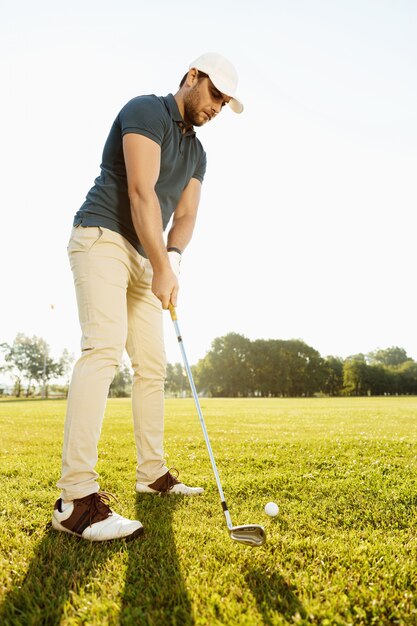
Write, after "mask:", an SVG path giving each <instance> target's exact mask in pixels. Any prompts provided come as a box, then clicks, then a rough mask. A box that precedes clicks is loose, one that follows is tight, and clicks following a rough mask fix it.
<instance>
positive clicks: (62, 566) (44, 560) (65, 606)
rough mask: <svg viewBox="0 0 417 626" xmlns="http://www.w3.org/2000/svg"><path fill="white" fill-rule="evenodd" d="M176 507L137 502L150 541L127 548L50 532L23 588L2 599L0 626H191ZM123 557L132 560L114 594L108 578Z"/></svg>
mask: <svg viewBox="0 0 417 626" xmlns="http://www.w3.org/2000/svg"><path fill="white" fill-rule="evenodd" d="M177 503H178V499H177V498H175V499H174V498H172V499H171V498H169V499H168V498H152V497H151V498H146V499H144V498H143V497H142V499H141V500H139V498H138V501H137V509H138V518H139V519H140V520H141V521H143V522H144V525H145V535H144V536H142V537H140V538H138V539H136V540H134V541H130V542H126V541H114V542H107V543H99V544H92V543H90V542H87V541H84V540H82V539H78V538H76V537H73V536H69V535H65V534H62V533H58V532H56V531H54V530H53V529H52V528H49V529H48V530H47V532H46V534H45V535H44V537H43V538H42V539H41V541H40V542H39V544H38V545H37V547H36V549H35V554H34V557H33V559H32V561H31V563H30V565H29V568H28V570H27V573H26V576H25V578H24V580H23V581H22V582H21V583H20V584H18V585H15V586H14V587H13V588H12V589H11V591H10V592H9V593H8V594H7V595H6V596H5V598H4V601H3V604H2V606H1V607H0V624H1V625H2V626H55V625H58V624H60V623H61V622H62V620H65V618H69V619H70V621H71V623H80V624H81V623H86V624H90V623H93V622H92V619H91V616H92V615H94V618H93V619H94V623H96V624H99V623H112V624H114V623H118V624H120V625H123V626H129V625H130V624H132V625H133V624H134V625H135V626H136V625H137V626H142V625H143V626H153V625H155V626H157V625H159V624H164V625H167V626H170V625H172V626H180V625H181V626H188V625H192V624H193V619H192V616H191V604H190V601H189V598H188V594H187V591H186V588H185V584H184V582H183V580H182V577H181V573H180V567H179V564H178V559H177V555H176V550H175V543H174V536H173V530H172V515H173V512H174V509H175V506H176V505H177ZM119 553H123V554H125V555H126V553H127V558H125V559H124V560H123V563H124V564H125V565H123V564H122V567H123V570H122V571H121V573H120V570H119V572H116V574H118V576H119V577H120V580H121V581H122V584H121V585H120V588H117V589H114V586H115V584H116V582H115V583H114V584H112V583H111V580H110V582H109V578H110V577H111V576H112V574H111V568H112V566H113V565H114V561H115V560H117V559H115V558H114V557H115V556H116V555H117V554H119ZM126 564H127V569H126V571H125V569H124V568H125V567H126ZM103 572H105V573H106V577H105V579H104V580H102V578H103ZM115 577H116V576H115ZM109 590H110V593H109ZM90 594H91V595H90ZM97 607H98V608H97ZM106 607H108V609H107V610H106ZM100 615H101V618H100ZM103 618H104V619H103Z"/></svg>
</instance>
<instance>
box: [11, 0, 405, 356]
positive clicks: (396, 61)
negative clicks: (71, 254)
mask: <svg viewBox="0 0 417 626" xmlns="http://www.w3.org/2000/svg"><path fill="white" fill-rule="evenodd" d="M206 51H217V52H220V53H222V54H224V55H226V56H228V57H229V58H230V59H231V60H232V61H233V62H234V64H235V65H236V67H237V69H238V71H239V77H240V87H239V95H240V97H241V99H242V100H243V102H244V104H245V112H244V113H243V114H242V115H235V114H233V113H232V111H230V110H225V111H224V112H222V114H221V116H220V117H219V118H217V119H216V120H214V121H212V122H211V123H209V124H208V125H207V126H206V127H204V128H203V129H201V131H199V132H198V134H199V137H200V139H201V141H202V142H203V145H204V147H205V149H206V151H207V154H208V170H207V176H206V180H205V183H204V186H203V197H202V202H201V206H200V211H199V220H198V224H197V228H196V232H195V236H194V239H193V241H192V243H191V244H190V246H189V248H188V249H187V250H186V253H185V254H184V257H183V264H182V280H181V291H180V300H179V306H178V315H179V321H180V326H181V330H182V333H183V336H184V341H185V346H186V349H187V352H188V355H189V359H190V361H191V363H195V362H196V361H197V360H198V359H199V358H202V357H204V355H205V353H206V352H207V350H209V349H210V345H211V342H212V340H213V339H214V338H215V337H217V336H221V335H224V334H226V333H228V332H231V331H234V332H238V333H241V334H244V335H245V336H247V337H249V338H250V339H256V338H279V339H290V338H301V339H303V340H304V341H306V342H307V343H308V344H309V345H311V346H313V347H314V348H316V349H317V350H318V351H319V352H320V353H321V354H322V356H326V355H330V354H331V355H335V356H342V357H346V356H348V355H350V354H355V353H358V352H364V353H366V352H369V351H371V350H374V349H376V348H386V347H389V346H393V345H398V346H400V347H403V348H405V349H406V350H407V352H408V354H409V356H411V357H412V358H414V359H417V334H416V320H417V296H416V277H415V276H416V220H415V214H416V206H417V185H416V173H417V80H416V78H417V4H416V2H415V1H414V0H395V2H394V1H392V0H374V1H371V0H315V1H314V2H313V1H307V0H257V2H248V1H246V0H239V2H238V1H237V0H236V1H230V2H225V1H224V0H212V1H211V2H210V3H203V2H199V1H198V0H193V1H188V0H185V1H181V0H178V1H177V2H172V0H158V1H157V2H149V1H147V2H145V1H140V0H134V1H133V0H118V2H114V1H111V2H110V1H108V0H88V1H87V2H86V1H85V0H82V1H81V0H71V2H65V3H64V2H57V0H53V1H52V0H44V1H42V0H40V1H39V2H36V3H35V2H29V1H22V0H15V1H14V2H4V3H2V5H1V7H0V52H1V54H0V63H1V90H2V97H1V99H0V123H1V150H0V160H1V180H2V184H1V188H0V198H1V215H2V229H1V234H0V263H1V265H0V267H1V292H0V293H1V308H0V311H1V312H0V319H1V325H0V342H2V341H8V342H11V341H12V340H13V338H14V337H15V335H16V333H17V332H19V331H21V332H24V333H25V334H27V335H33V334H36V335H39V336H42V337H44V338H45V339H46V340H47V341H48V342H49V343H50V345H51V347H52V351H53V353H54V354H59V352H60V351H62V349H63V348H68V349H69V350H70V351H71V352H73V353H74V354H78V351H79V334H80V333H79V328H78V321H77V312H76V305H75V296H74V290H73V285H72V277H71V274H70V270H69V266H68V261H67V256H66V244H67V240H68V237H69V233H70V228H71V222H72V217H73V214H74V213H75V212H76V211H77V210H78V208H79V206H80V205H81V204H82V202H83V199H84V196H85V194H86V192H87V191H88V189H89V188H90V187H91V185H92V182H93V180H94V178H95V177H96V176H97V175H98V173H99V164H100V160H101V152H102V148H103V145H104V141H105V139H106V137H107V134H108V131H109V129H110V126H111V123H112V121H113V119H114V118H115V116H116V115H117V113H118V111H119V110H120V108H121V107H122V106H123V105H124V104H125V103H126V102H127V100H129V99H130V98H132V97H134V96H136V95H140V94H144V93H155V94H157V95H166V94H167V93H169V92H175V91H176V89H177V85H178V82H179V80H180V79H181V78H182V76H183V74H184V73H185V72H186V71H187V69H188V66H189V63H190V62H191V61H192V60H193V59H194V58H196V57H197V56H199V55H200V54H201V53H203V52H206ZM51 304H54V306H55V308H54V310H52V309H51V308H50V305H51ZM168 317H169V316H168V314H167V315H166V320H165V323H166V329H165V333H166V343H167V354H168V359H169V360H170V361H171V362H174V361H180V354H179V352H178V346H177V342H176V339H175V337H174V332H173V329H172V328H171V323H170V320H169V319H168Z"/></svg>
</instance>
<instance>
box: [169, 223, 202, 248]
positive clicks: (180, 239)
mask: <svg viewBox="0 0 417 626" xmlns="http://www.w3.org/2000/svg"><path fill="white" fill-rule="evenodd" d="M194 226H195V216H190V215H183V216H181V217H179V218H177V219H175V217H174V221H173V223H172V227H171V229H170V231H169V233H168V243H167V245H168V247H174V248H178V249H179V250H181V251H183V250H185V248H186V247H187V245H188V244H189V242H190V241H191V237H192V236H193V232H194Z"/></svg>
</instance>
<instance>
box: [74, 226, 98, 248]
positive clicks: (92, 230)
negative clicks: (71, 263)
mask: <svg viewBox="0 0 417 626" xmlns="http://www.w3.org/2000/svg"><path fill="white" fill-rule="evenodd" d="M102 235H103V229H102V228H101V227H100V226H75V227H74V228H73V229H72V231H71V236H70V240H69V242H68V246H67V251H68V253H71V252H89V251H90V250H91V248H92V247H93V246H94V245H95V244H96V243H97V242H98V241H99V240H100V239H101V237H102Z"/></svg>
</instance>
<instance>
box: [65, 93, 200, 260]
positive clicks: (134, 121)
mask: <svg viewBox="0 0 417 626" xmlns="http://www.w3.org/2000/svg"><path fill="white" fill-rule="evenodd" d="M184 129H185V123H184V120H183V118H182V116H181V114H180V112H179V109H178V106H177V103H176V101H175V98H174V96H173V95H172V94H169V95H168V96H166V97H158V96H154V95H150V96H138V97H137V98H133V100H130V101H129V102H128V103H127V104H126V105H125V106H124V107H123V108H122V110H121V111H120V113H119V114H118V116H117V117H116V119H115V120H114V122H113V125H112V127H111V130H110V133H109V136H108V138H107V141H106V143H105V146H104V150H103V157H102V163H101V166H100V169H101V173H100V175H99V176H98V177H97V178H96V180H95V181H94V186H93V187H92V188H91V189H90V191H89V192H88V194H87V196H86V199H85V202H84V204H83V205H82V206H81V208H80V209H79V211H78V212H77V213H76V215H75V217H74V226H79V225H81V226H102V227H104V228H109V229H110V230H114V231H116V232H118V233H120V234H121V235H123V236H124V237H125V238H126V239H127V240H128V241H129V242H130V243H131V244H132V245H133V246H134V247H135V248H136V250H137V251H138V252H139V254H141V255H142V256H146V253H145V250H144V249H143V247H142V245H141V243H140V241H139V238H138V236H137V234H136V231H135V228H134V226H133V222H132V216H131V211H130V201H129V196H128V190H127V175H126V166H125V162H124V157H123V136H124V135H126V134H127V133H137V134H139V135H144V136H146V137H148V138H149V139H152V140H153V141H155V142H156V143H157V144H158V145H159V146H160V147H161V166H160V172H159V176H158V180H157V183H156V185H155V191H156V194H157V196H158V200H159V204H160V206H161V213H162V223H163V228H164V230H165V228H166V226H167V224H168V222H169V220H170V218H171V216H172V214H173V212H174V211H175V208H176V206H177V204H178V201H179V199H180V197H181V194H182V192H183V191H184V189H185V187H186V186H187V185H188V183H189V182H190V180H191V178H197V179H198V180H199V181H200V182H203V179H204V174H205V171H206V154H205V152H204V149H203V146H202V145H201V143H200V141H199V140H198V139H197V137H196V134H195V132H194V129H193V128H192V127H191V128H189V129H187V130H186V131H185V132H184Z"/></svg>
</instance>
